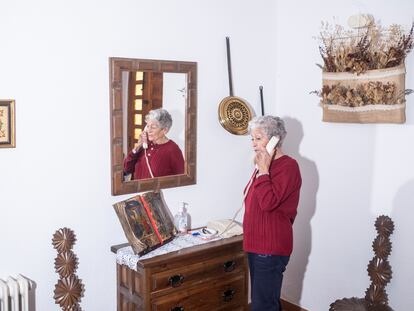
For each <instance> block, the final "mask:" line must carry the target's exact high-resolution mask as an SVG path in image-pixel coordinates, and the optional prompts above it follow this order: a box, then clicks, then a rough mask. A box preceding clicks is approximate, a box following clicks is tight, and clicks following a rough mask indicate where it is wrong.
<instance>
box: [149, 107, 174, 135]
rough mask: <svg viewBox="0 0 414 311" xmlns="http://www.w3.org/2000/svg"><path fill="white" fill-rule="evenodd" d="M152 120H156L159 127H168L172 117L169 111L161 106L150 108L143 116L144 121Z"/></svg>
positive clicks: (170, 124)
mask: <svg viewBox="0 0 414 311" xmlns="http://www.w3.org/2000/svg"><path fill="white" fill-rule="evenodd" d="M149 120H154V121H158V123H159V124H160V128H162V129H164V128H166V129H168V130H169V129H170V128H171V126H172V118H171V115H170V113H169V112H168V111H167V110H165V109H162V108H159V109H154V110H150V111H149V112H148V114H147V115H146V116H145V121H149Z"/></svg>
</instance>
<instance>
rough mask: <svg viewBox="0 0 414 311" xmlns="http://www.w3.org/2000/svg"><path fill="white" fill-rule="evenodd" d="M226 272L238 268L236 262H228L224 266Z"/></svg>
mask: <svg viewBox="0 0 414 311" xmlns="http://www.w3.org/2000/svg"><path fill="white" fill-rule="evenodd" d="M223 268H224V272H231V271H233V270H234V269H235V268H236V262H235V261H234V260H229V261H226V262H225V263H224V265H223Z"/></svg>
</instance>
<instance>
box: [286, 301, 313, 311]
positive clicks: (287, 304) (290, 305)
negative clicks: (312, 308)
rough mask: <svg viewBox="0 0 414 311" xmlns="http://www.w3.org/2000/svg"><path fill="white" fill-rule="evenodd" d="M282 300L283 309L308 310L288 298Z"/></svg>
mask: <svg viewBox="0 0 414 311" xmlns="http://www.w3.org/2000/svg"><path fill="white" fill-rule="evenodd" d="M281 301H282V307H283V311H307V310H306V309H303V308H301V307H299V306H297V305H295V304H294V303H291V302H289V301H287V300H284V299H281Z"/></svg>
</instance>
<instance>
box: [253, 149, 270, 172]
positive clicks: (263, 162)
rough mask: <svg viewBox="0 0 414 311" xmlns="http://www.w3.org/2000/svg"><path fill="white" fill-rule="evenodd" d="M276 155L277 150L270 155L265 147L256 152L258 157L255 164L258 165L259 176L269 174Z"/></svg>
mask: <svg viewBox="0 0 414 311" xmlns="http://www.w3.org/2000/svg"><path fill="white" fill-rule="evenodd" d="M274 153H275V149H274V150H272V153H271V154H269V153H268V152H267V150H266V148H265V147H259V149H258V150H257V151H256V156H255V158H254V162H255V163H256V168H257V169H258V171H259V174H268V173H269V167H270V163H271V162H272V157H273V154H274Z"/></svg>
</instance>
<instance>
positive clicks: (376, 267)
mask: <svg viewBox="0 0 414 311" xmlns="http://www.w3.org/2000/svg"><path fill="white" fill-rule="evenodd" d="M375 228H376V230H377V232H378V235H377V237H376V238H375V239H374V241H373V242H372V248H373V249H374V253H375V256H374V258H372V260H371V261H370V262H369V263H368V268H367V271H368V275H369V277H370V279H371V285H370V286H369V287H368V288H367V290H366V291H365V298H356V297H352V298H343V299H338V300H336V301H335V302H333V303H331V305H330V308H329V311H349V310H354V311H364V310H369V311H392V309H391V307H389V306H388V295H387V293H386V291H385V286H386V285H387V284H388V283H389V282H390V281H391V277H392V270H391V266H390V264H389V262H388V256H389V255H390V254H391V248H392V247H391V241H390V235H391V234H392V233H393V231H394V223H393V221H392V220H391V218H390V217H388V216H384V215H382V216H379V217H378V218H377V219H376V221H375Z"/></svg>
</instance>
